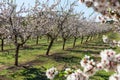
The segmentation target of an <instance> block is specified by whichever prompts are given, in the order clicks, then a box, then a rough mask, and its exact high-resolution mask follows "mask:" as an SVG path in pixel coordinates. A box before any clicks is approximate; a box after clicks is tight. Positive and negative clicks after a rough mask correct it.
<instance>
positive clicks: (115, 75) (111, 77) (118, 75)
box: [109, 73, 120, 80]
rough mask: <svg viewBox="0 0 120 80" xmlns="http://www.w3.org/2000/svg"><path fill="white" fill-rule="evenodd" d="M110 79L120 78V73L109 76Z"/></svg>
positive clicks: (116, 79)
mask: <svg viewBox="0 0 120 80" xmlns="http://www.w3.org/2000/svg"><path fill="white" fill-rule="evenodd" d="M109 80H120V74H116V73H115V74H113V75H112V76H110V77H109Z"/></svg>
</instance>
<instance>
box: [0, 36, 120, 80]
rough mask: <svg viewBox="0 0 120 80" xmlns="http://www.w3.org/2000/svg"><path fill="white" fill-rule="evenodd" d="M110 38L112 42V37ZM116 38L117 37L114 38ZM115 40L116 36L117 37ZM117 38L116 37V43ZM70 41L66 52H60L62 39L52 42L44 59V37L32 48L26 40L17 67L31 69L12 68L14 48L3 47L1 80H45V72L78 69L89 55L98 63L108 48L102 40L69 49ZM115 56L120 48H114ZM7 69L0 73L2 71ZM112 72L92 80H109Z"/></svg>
mask: <svg viewBox="0 0 120 80" xmlns="http://www.w3.org/2000/svg"><path fill="white" fill-rule="evenodd" d="M108 35H109V37H110V38H113V39H115V37H113V36H112V35H111V34H108ZM117 35H119V34H117ZM116 37H117V36H116ZM119 39H120V38H119V37H117V40H119ZM72 43H73V39H69V40H68V41H67V43H66V47H65V50H64V51H63V50H62V39H58V40H57V41H55V43H54V45H53V47H52V49H51V51H50V55H49V56H45V52H46V50H47V47H48V44H49V43H48V42H47V39H46V38H45V37H43V38H42V39H40V40H39V45H35V40H33V39H32V40H29V41H28V42H27V43H26V45H27V46H26V48H24V49H22V48H21V50H20V54H19V64H20V65H21V66H30V68H24V67H21V66H20V67H15V66H13V65H14V46H13V45H6V46H5V50H9V54H6V53H7V52H0V65H1V66H0V69H1V70H0V71H1V72H0V78H1V79H2V80H47V79H46V76H45V70H46V69H47V68H51V67H53V66H55V67H57V68H58V69H59V70H61V69H63V68H64V67H72V68H81V67H80V60H81V59H82V58H83V57H84V55H90V56H91V57H92V58H93V59H94V60H100V57H99V53H100V51H101V50H104V49H109V48H110V47H109V45H108V44H104V43H103V42H102V39H101V38H98V39H93V40H92V41H89V42H87V43H84V44H80V39H78V40H77V43H76V44H77V46H76V47H75V48H74V49H73V48H72ZM114 50H116V51H117V52H119V51H120V49H119V48H115V49H114ZM5 67H6V68H7V69H4V70H2V69H3V68H5ZM111 74H112V72H105V71H99V72H97V73H96V74H95V76H93V77H91V80H108V77H109V76H110V75H111ZM58 80H60V79H58Z"/></svg>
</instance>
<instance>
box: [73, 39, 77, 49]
mask: <svg viewBox="0 0 120 80" xmlns="http://www.w3.org/2000/svg"><path fill="white" fill-rule="evenodd" d="M76 40H77V38H76V37H74V42H73V48H74V47H75V45H76Z"/></svg>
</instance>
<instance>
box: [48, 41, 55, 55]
mask: <svg viewBox="0 0 120 80" xmlns="http://www.w3.org/2000/svg"><path fill="white" fill-rule="evenodd" d="M53 43H54V39H51V41H50V43H49V46H48V49H47V52H46V55H49V52H50V49H51V47H52V45H53Z"/></svg>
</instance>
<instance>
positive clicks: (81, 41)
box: [81, 36, 84, 44]
mask: <svg viewBox="0 0 120 80" xmlns="http://www.w3.org/2000/svg"><path fill="white" fill-rule="evenodd" d="M83 39H84V37H83V36H82V38H81V44H82V43H83Z"/></svg>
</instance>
